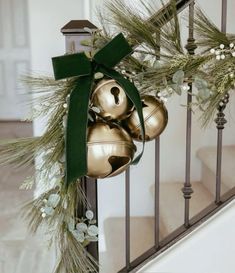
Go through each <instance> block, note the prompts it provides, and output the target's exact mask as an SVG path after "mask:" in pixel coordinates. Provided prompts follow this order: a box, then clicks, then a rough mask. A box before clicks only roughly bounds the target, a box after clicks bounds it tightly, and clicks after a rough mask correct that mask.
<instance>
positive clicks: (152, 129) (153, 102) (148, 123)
mask: <svg viewBox="0 0 235 273" xmlns="http://www.w3.org/2000/svg"><path fill="white" fill-rule="evenodd" d="M142 102H143V117H144V124H145V140H146V141H150V140H152V139H154V138H156V137H157V136H159V135H160V134H161V133H162V132H163V130H164V129H165V127H166V125H167V123H168V112H167V109H166V107H165V106H164V104H163V102H162V101H160V100H159V99H157V98H156V97H154V96H150V95H146V96H144V97H143V98H142ZM125 124H126V126H127V131H128V132H129V133H130V135H131V137H132V138H133V139H134V140H136V141H141V140H142V136H141V127H140V122H139V117H138V114H137V111H136V110H134V111H133V112H132V114H131V116H130V117H129V118H128V119H127V121H126V123H125Z"/></svg>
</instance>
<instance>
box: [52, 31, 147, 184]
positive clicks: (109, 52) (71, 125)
mask: <svg viewBox="0 0 235 273" xmlns="http://www.w3.org/2000/svg"><path fill="white" fill-rule="evenodd" d="M132 51H133V50H132V48H131V47H130V46H129V44H128V42H127V41H126V39H125V37H124V36H123V35H122V34H121V33H120V34H118V35H117V36H116V37H115V38H114V39H113V40H111V41H110V42H109V43H108V44H107V45H106V46H105V47H104V48H102V49H101V50H100V51H99V52H97V53H96V54H95V56H94V57H93V58H92V60H90V59H89V58H87V57H86V55H85V54H84V53H76V54H71V55H64V56H59V57H54V58H52V63H53V68H54V74H55V79H56V80H60V79H65V78H69V77H77V79H76V81H75V86H74V88H73V90H72V92H71V95H70V101H69V109H68V118H67V126H66V140H65V141H66V143H65V147H66V183H67V185H69V183H71V182H74V181H76V180H77V179H78V178H80V177H82V176H84V175H86V174H87V122H88V111H89V99H90V94H91V91H92V87H93V83H94V75H95V73H97V72H101V73H103V74H104V75H106V76H108V77H110V78H112V79H114V80H116V82H117V83H118V84H119V85H120V86H121V87H122V88H123V89H124V90H125V92H126V94H127V96H128V97H129V99H130V100H131V101H132V103H133V104H134V106H135V108H136V110H137V112H138V115H139V119H140V124H141V130H142V138H143V149H142V152H141V153H140V154H139V155H138V156H137V157H136V158H135V160H133V162H132V164H137V163H138V161H139V160H140V158H141V156H142V154H143V150H144V136H145V129H144V119H143V112H142V103H141V99H140V95H139V92H138V90H137V89H136V87H135V86H134V84H133V83H131V82H130V81H129V80H127V79H125V78H124V77H123V76H122V75H121V74H119V73H118V72H117V71H115V70H113V69H112V68H113V67H114V66H116V65H117V64H118V63H119V62H120V61H121V60H122V59H123V58H124V57H126V56H127V55H129V54H130V53H132ZM52 103H53V102H52Z"/></svg>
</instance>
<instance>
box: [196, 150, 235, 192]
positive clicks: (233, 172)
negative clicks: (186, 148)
mask: <svg viewBox="0 0 235 273" xmlns="http://www.w3.org/2000/svg"><path fill="white" fill-rule="evenodd" d="M197 157H198V158H199V159H200V160H201V161H202V163H203V164H205V165H206V166H207V167H208V168H209V169H210V170H211V171H212V172H213V173H214V174H216V158H217V147H216V146H211V147H203V148H200V149H199V150H198V152H197ZM234 159H235V146H234V145H230V146H223V154H222V178H221V182H222V183H223V184H225V185H226V186H227V187H228V188H229V189H231V188H233V187H234V186H235V160H234Z"/></svg>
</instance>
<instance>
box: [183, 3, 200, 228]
mask: <svg viewBox="0 0 235 273" xmlns="http://www.w3.org/2000/svg"><path fill="white" fill-rule="evenodd" d="M194 5H195V2H192V3H191V4H190V5H189V38H188V43H187V45H186V49H187V50H188V53H189V54H190V55H194V52H195V49H196V48H197V46H196V44H195V39H194V30H193V27H194ZM189 87H190V89H189V91H188V94H187V125H186V126H187V127H186V166H185V183H184V187H183V189H182V192H183V194H184V199H185V210H184V225H185V226H186V227H188V226H189V216H190V211H189V210H190V198H191V195H192V193H193V189H192V185H191V181H190V174H191V140H192V110H191V104H192V95H191V93H192V84H191V83H190V84H189Z"/></svg>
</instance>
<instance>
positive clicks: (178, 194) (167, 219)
mask: <svg viewBox="0 0 235 273" xmlns="http://www.w3.org/2000/svg"><path fill="white" fill-rule="evenodd" d="M191 184H192V189H193V191H194V193H193V194H192V197H191V199H190V217H193V216H194V215H196V214H197V213H199V212H200V211H201V210H202V209H204V208H205V207H207V206H208V205H209V204H210V203H212V202H213V201H214V197H213V195H212V194H211V193H210V192H209V191H208V189H207V188H206V187H205V186H204V185H203V184H202V183H201V182H192V183H191ZM182 188H183V183H182V182H181V183H180V182H172V183H161V185H160V228H161V231H162V235H163V236H164V237H165V236H167V235H168V234H169V233H171V232H172V231H174V230H175V229H176V228H178V227H179V226H181V225H182V224H183V222H184V206H185V199H184V197H183V193H182Z"/></svg>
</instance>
